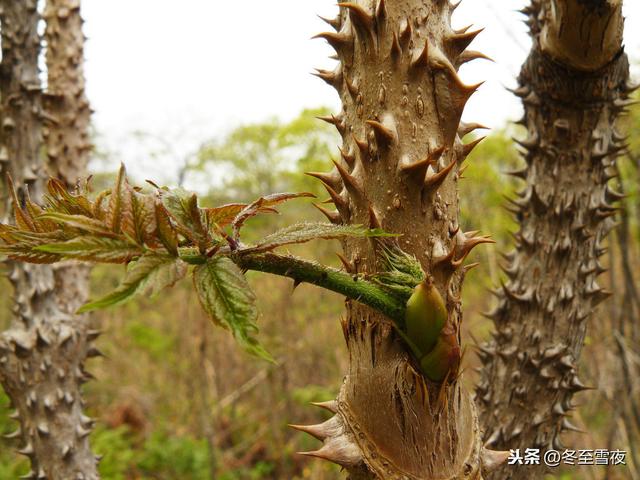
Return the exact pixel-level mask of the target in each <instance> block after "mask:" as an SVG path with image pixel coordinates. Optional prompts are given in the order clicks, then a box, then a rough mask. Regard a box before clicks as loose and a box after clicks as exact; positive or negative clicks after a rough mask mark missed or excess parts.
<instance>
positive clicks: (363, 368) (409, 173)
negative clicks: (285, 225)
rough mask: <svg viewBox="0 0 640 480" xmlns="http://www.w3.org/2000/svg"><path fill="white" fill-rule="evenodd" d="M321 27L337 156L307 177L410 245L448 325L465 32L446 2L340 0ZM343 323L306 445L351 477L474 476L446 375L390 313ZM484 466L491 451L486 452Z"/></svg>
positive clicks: (458, 265)
mask: <svg viewBox="0 0 640 480" xmlns="http://www.w3.org/2000/svg"><path fill="white" fill-rule="evenodd" d="M339 5H340V7H341V8H340V14H339V16H338V18H336V19H328V20H327V23H328V24H329V25H331V26H332V27H333V29H334V30H335V31H330V32H326V33H321V34H320V35H318V37H320V38H324V39H326V40H327V41H328V42H329V43H330V44H331V45H332V46H333V47H334V48H335V50H336V52H337V57H338V59H339V64H338V66H337V67H336V69H335V70H334V71H325V70H320V71H318V76H319V77H321V78H322V79H323V80H325V81H326V82H327V83H328V84H330V85H331V86H333V87H335V88H336V89H337V91H338V93H339V95H340V97H341V99H342V103H343V109H342V112H341V113H340V114H339V115H336V116H332V117H330V118H328V119H325V120H327V121H329V122H330V123H333V124H334V125H335V126H336V128H337V129H338V131H339V132H340V134H341V135H342V138H343V145H342V148H341V149H340V150H341V154H342V159H341V161H340V162H338V163H337V164H336V166H335V168H334V169H333V170H332V171H331V172H329V173H327V174H322V175H317V174H316V176H317V177H319V179H320V180H321V181H322V182H323V183H324V184H325V186H326V188H327V191H328V193H329V196H330V201H331V202H332V203H333V204H334V205H335V207H336V210H335V211H325V212H326V215H327V217H328V218H329V220H330V221H332V222H335V223H354V224H368V225H371V226H374V227H377V226H382V227H383V228H384V229H385V230H387V231H390V232H395V233H399V234H402V235H403V236H402V238H401V239H400V240H399V245H400V247H401V248H402V249H403V250H405V251H406V252H408V253H410V254H413V255H415V256H416V257H417V258H418V259H419V260H420V262H421V263H422V265H423V268H424V270H425V271H426V272H428V273H429V274H431V275H432V276H433V278H434V282H435V285H436V287H437V288H438V289H439V291H440V292H441V293H442V295H443V296H444V297H445V298H446V303H447V310H448V312H449V320H450V321H451V323H452V325H453V327H454V329H455V333H456V336H457V338H458V342H459V340H460V338H459V335H460V333H459V329H460V328H459V327H460V322H461V319H462V316H461V305H460V288H461V285H462V281H463V278H464V275H465V272H466V268H465V267H464V266H463V260H464V258H465V257H466V256H467V254H468V253H469V251H470V250H471V249H472V248H473V247H474V246H475V245H477V244H478V243H481V242H482V241H486V239H485V238H484V237H482V238H474V237H473V235H472V234H469V235H465V234H464V233H462V231H461V230H460V226H459V224H458V194H457V181H458V176H459V172H460V168H461V166H462V164H463V162H464V160H465V157H466V156H467V155H468V153H469V152H470V151H471V149H472V148H473V146H474V145H475V144H469V145H464V144H463V143H462V141H461V138H462V137H463V136H464V135H465V134H466V133H469V131H471V130H472V129H473V126H472V127H467V126H465V125H462V124H461V123H460V117H461V115H462V111H463V109H464V106H465V104H466V102H467V100H468V99H469V97H470V96H471V95H472V94H473V93H474V92H475V91H476V89H477V88H478V85H465V84H464V83H463V82H462V81H461V80H460V78H459V77H458V74H457V70H458V68H459V67H460V65H461V64H462V63H464V62H466V61H469V60H471V59H473V58H481V57H482V55H481V54H479V53H477V52H472V51H468V50H466V48H467V46H468V45H469V43H471V41H472V40H473V39H474V38H475V36H476V35H477V33H478V32H467V31H466V30H461V31H454V30H452V28H451V24H450V19H451V14H452V13H453V10H454V9H455V6H453V5H451V4H449V2H448V1H442V0H431V1H417V0H386V1H385V0H377V1H373V0H360V1H357V2H353V3H342V4H339ZM344 253H345V263H346V264H347V265H348V266H350V267H351V271H352V272H359V273H363V272H364V273H372V272H375V271H377V269H379V268H380V265H379V264H378V260H379V258H378V255H377V253H378V252H376V249H375V248H374V245H373V243H367V242H363V241H352V240H349V241H346V242H345V243H344ZM343 329H344V334H345V339H346V342H347V347H348V350H349V354H350V367H349V372H348V374H347V376H346V377H345V380H344V383H343V385H342V388H341V391H340V394H339V396H338V399H337V401H335V402H330V403H328V404H324V406H325V408H329V409H330V410H331V411H332V412H333V413H335V416H334V417H333V418H332V419H331V420H329V421H328V422H326V423H325V424H322V425H318V426H312V427H299V428H303V429H304V428H306V431H308V432H309V433H311V434H312V435H315V436H316V437H317V438H319V439H321V440H323V441H324V446H323V447H322V448H321V449H320V450H318V451H316V452H310V453H309V455H313V456H317V457H321V458H324V459H327V460H330V461H333V462H335V463H338V464H340V465H342V466H344V467H345V468H346V469H347V470H348V471H349V473H350V475H351V478H353V479H360V478H366V479H368V478H382V479H386V480H392V479H432V478H449V479H454V478H465V479H472V478H481V467H482V460H481V450H482V448H481V444H480V431H479V426H478V422H477V417H476V412H475V407H474V404H473V401H472V400H471V398H470V395H469V394H468V393H467V392H466V391H465V389H464V388H463V387H462V385H461V382H460V381H459V378H453V379H450V381H449V382H445V383H444V384H443V385H438V384H435V383H432V382H429V381H427V380H425V379H424V378H423V377H422V375H420V374H419V373H418V370H417V367H416V365H415V364H414V363H413V361H412V359H411V358H409V356H408V354H407V351H406V349H405V347H404V345H403V343H402V342H401V341H400V340H399V339H398V337H397V336H396V335H395V334H394V330H393V328H392V326H391V324H390V321H389V320H388V319H387V318H386V317H385V316H384V315H381V314H379V313H376V312H375V311H373V310H371V309H370V308H368V307H365V306H362V305H359V304H356V303H355V302H347V318H346V319H345V320H344V322H343ZM484 458H485V461H486V464H487V465H488V466H495V463H496V462H498V461H499V460H504V457H503V456H500V455H497V456H496V455H492V454H491V453H486V455H485V456H484Z"/></svg>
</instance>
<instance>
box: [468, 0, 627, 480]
mask: <svg viewBox="0 0 640 480" xmlns="http://www.w3.org/2000/svg"><path fill="white" fill-rule="evenodd" d="M621 3H622V2H621V0H593V1H584V0H557V1H553V2H541V1H540V0H534V1H533V2H532V5H531V6H530V7H529V8H527V9H526V10H525V14H527V15H528V16H529V21H528V24H529V26H530V28H531V34H532V36H533V48H532V50H531V53H530V55H529V58H528V59H527V61H526V62H525V64H524V66H523V69H522V72H521V74H520V78H519V83H520V87H519V88H518V89H517V90H516V94H517V95H518V96H520V97H521V98H522V100H523V103H524V107H525V116H524V118H523V121H522V124H523V125H524V126H525V127H526V128H527V130H528V138H527V139H526V140H523V141H521V142H519V143H520V145H521V146H522V147H524V149H525V153H524V158H525V160H526V166H525V168H523V169H522V170H521V171H519V172H514V173H515V175H516V176H518V177H520V178H522V179H523V180H524V181H525V182H526V187H525V189H524V190H523V192H522V193H521V194H520V195H519V198H518V199H516V200H514V201H513V205H512V208H513V212H514V214H515V216H516V218H517V220H518V222H519V224H520V230H519V232H518V233H517V234H516V235H515V238H516V250H515V251H514V252H513V253H512V254H510V255H508V256H507V259H508V261H509V263H508V265H507V267H506V268H505V272H506V274H507V275H508V277H509V281H508V283H507V284H506V285H503V287H502V289H501V290H499V291H498V292H497V297H498V305H497V308H496V309H495V310H494V312H492V314H490V316H491V318H493V319H494V321H495V324H496V330H497V331H496V334H495V336H494V339H493V341H492V342H491V343H489V344H488V345H485V346H484V347H483V348H482V349H481V357H482V359H483V361H484V369H483V378H482V382H481V384H480V385H479V387H478V389H477V397H478V400H479V402H480V405H481V407H482V412H481V419H482V420H481V423H482V425H483V426H484V427H485V435H486V438H485V440H487V441H488V444H489V445H490V446H491V447H492V448H495V447H497V448H503V449H508V448H521V449H525V448H540V449H543V450H546V449H552V448H553V449H560V448H561V441H560V434H561V433H562V432H563V431H566V430H572V429H574V427H573V426H572V425H571V423H570V421H569V419H568V417H569V415H570V411H571V409H573V408H574V404H573V403H572V400H573V396H574V394H575V393H577V392H579V391H581V390H584V389H585V387H584V385H583V384H582V382H581V381H580V380H579V379H578V375H577V371H576V370H577V361H578V358H579V356H580V351H581V349H582V345H583V342H584V338H585V332H586V328H587V320H588V318H589V317H590V314H591V312H592V311H593V309H594V308H595V307H596V305H597V304H598V303H600V302H601V301H602V300H604V299H605V298H606V297H607V296H608V294H607V292H605V291H604V290H603V289H602V288H600V287H599V286H598V284H597V282H596V278H597V277H598V275H599V274H601V273H602V272H603V268H602V266H601V265H600V263H599V258H600V257H601V256H602V255H603V254H604V252H605V250H604V248H603V247H602V241H603V239H604V237H605V236H606V234H607V233H608V232H609V230H611V228H612V226H613V220H612V219H611V216H612V215H613V214H614V213H615V209H614V208H613V207H612V206H611V204H612V202H615V201H616V200H618V199H619V194H617V193H616V192H615V191H613V190H612V189H611V188H610V187H608V186H607V182H608V180H609V179H610V178H611V177H612V176H613V175H615V173H614V172H613V169H612V168H611V167H612V166H613V165H614V164H615V163H614V162H615V159H616V157H617V156H618V154H619V152H620V151H621V150H622V149H623V148H624V145H623V143H622V142H623V138H622V137H621V135H620V134H618V133H617V132H616V131H615V129H614V123H615V120H616V118H617V117H618V116H619V115H620V114H621V113H622V112H623V111H624V109H625V107H626V105H627V104H628V102H627V96H628V94H629V93H630V89H629V88H628V86H627V80H628V75H629V67H628V63H627V59H626V56H625V55H624V53H623V52H622V47H621V41H622V27H623V19H622V13H621ZM578 25H580V28H578ZM543 473H544V467H543V466H539V467H520V468H518V467H513V466H504V467H502V468H501V469H499V470H497V471H496V472H494V473H493V474H492V475H491V476H490V478H495V479H508V478H517V479H528V478H532V479H533V478H536V479H537V478H542V476H543Z"/></svg>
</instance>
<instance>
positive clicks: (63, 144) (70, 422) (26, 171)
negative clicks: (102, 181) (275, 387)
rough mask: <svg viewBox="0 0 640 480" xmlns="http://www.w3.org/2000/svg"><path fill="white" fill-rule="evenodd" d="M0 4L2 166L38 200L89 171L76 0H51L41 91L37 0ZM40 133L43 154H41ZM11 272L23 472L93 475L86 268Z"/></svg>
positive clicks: (10, 383)
mask: <svg viewBox="0 0 640 480" xmlns="http://www.w3.org/2000/svg"><path fill="white" fill-rule="evenodd" d="M0 7H1V13H0V20H1V22H2V63H1V64H0V93H1V94H2V112H1V119H2V129H1V131H0V143H1V145H0V154H1V160H2V166H3V173H9V174H11V176H12V178H13V179H14V182H15V184H16V186H17V191H18V195H17V198H14V202H23V200H24V199H25V198H26V197H27V195H29V196H31V197H32V198H34V199H35V200H40V199H41V198H42V195H43V194H44V192H45V181H46V178H47V176H48V174H52V175H54V176H61V177H62V178H63V179H64V180H65V181H66V182H67V184H68V185H72V184H74V183H75V182H76V181H77V180H78V178H79V177H80V176H83V175H86V163H87V153H88V151H89V150H88V144H89V143H88V140H87V135H88V132H87V127H88V119H89V108H88V104H87V101H86V99H85V98H84V80H83V76H82V65H83V56H82V48H83V37H82V32H81V29H80V25H81V22H80V17H79V2H77V1H58V0H55V1H50V2H48V4H47V7H46V11H45V17H46V19H47V21H48V25H47V30H46V37H47V43H48V46H49V49H48V52H47V66H48V70H49V90H50V91H49V92H47V94H46V95H43V94H42V92H41V85H40V80H39V70H38V55H39V53H40V44H41V39H40V36H39V35H38V32H37V25H38V21H39V20H40V16H39V14H38V10H37V2H36V1H35V0H34V1H20V2H16V1H13V0H6V1H2V2H1V3H0ZM43 97H44V98H43ZM43 100H44V101H43ZM43 103H44V108H43ZM43 118H44V119H45V122H46V123H45V125H46V127H44V128H43V122H42V119H43ZM43 134H44V136H45V138H46V139H47V142H46V147H47V156H48V157H49V162H48V163H46V162H44V161H43V157H42V135H43ZM9 278H10V280H11V283H12V284H13V287H14V289H15V292H16V294H15V304H14V313H15V319H14V321H13V324H12V326H11V328H10V329H9V330H7V331H6V332H4V333H3V334H2V335H1V336H0V380H1V382H2V385H3V387H4V389H5V391H6V392H7V394H8V395H9V397H10V399H11V402H12V404H13V405H14V407H15V408H16V414H15V419H16V420H18V421H19V422H20V428H19V429H18V430H17V431H16V432H15V433H14V434H12V436H13V437H15V438H17V439H19V440H21V441H22V448H21V449H20V450H19V452H20V453H21V454H24V455H26V456H28V457H29V459H30V460H31V467H32V471H31V472H30V473H29V474H27V476H25V477H23V478H32V479H39V480H44V479H49V480H56V479H60V480H62V479H64V480H68V479H77V480H80V479H84V480H91V479H97V478H98V474H97V468H96V460H95V457H94V456H93V454H92V452H91V450H90V448H89V439H88V436H89V433H90V431H91V426H92V420H91V419H89V418H88V417H86V416H85V415H84V414H83V412H82V399H81V394H80V386H81V384H82V383H84V382H85V381H87V380H88V379H89V378H90V376H89V374H87V373H86V372H85V370H84V368H83V364H84V361H85V360H86V358H87V357H88V356H92V355H95V354H96V353H97V351H96V350H95V348H93V347H92V341H93V340H94V339H95V338H96V337H97V335H98V332H95V331H91V330H89V327H88V323H87V319H86V318H85V317H79V316H76V315H74V312H75V310H76V309H77V307H78V306H80V305H81V304H82V303H83V302H84V300H85V299H86V298H87V274H86V270H84V269H78V268H77V267H73V266H69V265H67V266H63V265H61V266H53V267H51V266H42V265H26V264H17V263H12V264H11V265H10V268H9Z"/></svg>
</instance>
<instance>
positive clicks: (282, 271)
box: [181, 252, 406, 323]
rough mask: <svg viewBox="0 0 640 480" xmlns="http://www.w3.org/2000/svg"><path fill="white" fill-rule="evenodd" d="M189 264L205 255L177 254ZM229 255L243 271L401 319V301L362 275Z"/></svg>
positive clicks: (273, 257) (283, 258) (265, 256)
mask: <svg viewBox="0 0 640 480" xmlns="http://www.w3.org/2000/svg"><path fill="white" fill-rule="evenodd" d="M181 258H182V260H184V261H185V262H187V263H190V264H193V265H200V264H203V263H205V262H206V261H207V257H206V256H202V255H193V256H185V255H182V256H181ZM230 258H231V259H232V260H233V261H234V262H235V263H236V264H237V265H238V266H239V267H240V268H242V269H244V270H255V271H258V272H265V273H272V274H274V275H280V276H283V277H288V278H291V279H293V280H294V281H295V282H296V283H303V282H306V283H310V284H313V285H316V286H318V287H322V288H326V289H327V290H331V291H333V292H336V293H340V294H342V295H344V296H346V297H348V298H350V299H352V300H356V301H358V302H360V303H363V304H365V305H368V306H369V307H371V308H374V309H376V310H378V311H380V312H382V313H384V314H385V315H386V316H387V317H389V318H391V319H392V320H394V321H396V322H400V323H401V322H402V321H403V319H404V311H405V308H406V305H405V301H403V300H401V299H400V298H399V297H397V296H394V295H392V294H390V293H389V292H387V291H386V290H384V289H383V288H381V287H379V286H377V285H375V284H374V283H372V282H370V281H367V280H365V279H364V278H363V277H362V276H359V275H353V274H349V273H346V272H343V271H340V270H337V269H335V268H331V267H327V266H325V265H321V264H319V263H315V262H310V261H308V260H302V259H300V258H296V257H292V256H287V255H278V254H275V253H242V252H235V253H233V254H231V255H230Z"/></svg>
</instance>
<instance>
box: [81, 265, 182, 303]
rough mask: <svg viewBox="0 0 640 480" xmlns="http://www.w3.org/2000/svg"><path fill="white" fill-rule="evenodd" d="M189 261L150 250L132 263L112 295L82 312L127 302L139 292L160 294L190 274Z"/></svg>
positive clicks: (97, 301) (139, 293)
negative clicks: (188, 270)
mask: <svg viewBox="0 0 640 480" xmlns="http://www.w3.org/2000/svg"><path fill="white" fill-rule="evenodd" d="M187 269H188V265H187V264H186V263H185V262H183V261H182V260H180V259H179V258H175V257H172V256H169V255H159V254H156V253H146V254H144V255H143V256H142V257H140V259H139V260H137V261H135V262H133V263H131V264H130V265H129V267H128V269H127V274H126V276H125V278H124V280H123V281H122V283H121V284H120V285H119V286H118V288H116V289H115V290H114V291H113V292H111V293H110V294H109V295H106V296H104V297H102V298H100V299H98V300H94V301H92V302H89V303H87V304H85V305H84V306H82V307H81V308H80V309H79V310H78V313H84V312H90V311H92V310H97V309H99V308H105V307H110V306H113V305H119V304H121V303H124V302H126V301H128V300H130V299H131V298H133V297H134V296H136V295H150V296H152V297H153V296H155V295H157V294H158V293H159V292H160V291H161V290H162V289H164V288H166V287H170V286H172V285H174V284H175V283H176V282H177V281H178V280H180V279H182V278H184V276H185V275H186V274H187Z"/></svg>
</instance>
